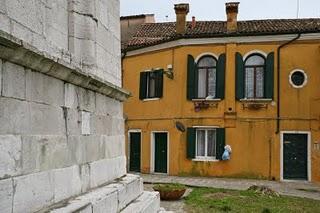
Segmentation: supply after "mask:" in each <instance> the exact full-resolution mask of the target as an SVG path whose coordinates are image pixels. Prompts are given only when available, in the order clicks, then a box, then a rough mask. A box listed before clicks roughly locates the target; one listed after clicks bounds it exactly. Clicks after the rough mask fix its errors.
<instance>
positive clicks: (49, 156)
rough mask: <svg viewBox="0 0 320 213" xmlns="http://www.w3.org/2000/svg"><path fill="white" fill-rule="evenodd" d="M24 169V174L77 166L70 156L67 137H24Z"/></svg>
mask: <svg viewBox="0 0 320 213" xmlns="http://www.w3.org/2000/svg"><path fill="white" fill-rule="evenodd" d="M22 141H23V143H22V168H23V172H24V173H30V172H37V171H43V170H50V169H55V168H61V167H67V166H70V165H72V164H75V163H76V162H75V161H72V158H71V156H70V155H69V153H70V152H72V150H68V144H67V139H66V137H65V136H49V135H47V136H23V138H22Z"/></svg>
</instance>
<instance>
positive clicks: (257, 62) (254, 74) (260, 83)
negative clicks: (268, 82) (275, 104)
mask: <svg viewBox="0 0 320 213" xmlns="http://www.w3.org/2000/svg"><path fill="white" fill-rule="evenodd" d="M265 67H266V66H265V58H264V57H263V56H261V55H258V54H254V55H251V56H249V57H248V58H247V59H246V60H245V97H246V98H248V99H257V98H264V75H265Z"/></svg>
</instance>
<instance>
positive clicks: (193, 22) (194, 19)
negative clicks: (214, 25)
mask: <svg viewBox="0 0 320 213" xmlns="http://www.w3.org/2000/svg"><path fill="white" fill-rule="evenodd" d="M195 27H196V17H194V16H192V23H191V29H194V28H195Z"/></svg>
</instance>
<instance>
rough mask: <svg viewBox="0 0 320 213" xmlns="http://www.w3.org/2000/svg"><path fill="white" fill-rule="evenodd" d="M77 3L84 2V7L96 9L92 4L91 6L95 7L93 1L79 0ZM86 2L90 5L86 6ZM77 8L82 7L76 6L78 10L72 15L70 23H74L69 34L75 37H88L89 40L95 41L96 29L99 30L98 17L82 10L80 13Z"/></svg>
mask: <svg viewBox="0 0 320 213" xmlns="http://www.w3.org/2000/svg"><path fill="white" fill-rule="evenodd" d="M72 3H75V1H73V2H72ZM72 3H71V4H72ZM77 3H79V4H78V5H81V4H82V5H83V8H86V9H87V10H94V8H93V9H92V8H90V5H91V7H94V3H93V2H92V1H87V2H85V1H81V3H80V1H78V2H77ZM84 4H87V5H89V7H85V6H84ZM77 9H80V8H76V9H75V11H76V12H72V17H70V21H69V24H70V25H72V26H73V27H71V28H70V29H71V30H70V32H69V36H71V37H75V38H78V39H87V40H91V41H95V40H96V30H97V23H96V19H94V17H93V15H92V14H91V13H89V14H86V13H81V12H80V13H79V12H78V11H77ZM80 10H81V9H80ZM90 15H92V16H90Z"/></svg>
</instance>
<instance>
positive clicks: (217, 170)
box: [124, 40, 320, 182]
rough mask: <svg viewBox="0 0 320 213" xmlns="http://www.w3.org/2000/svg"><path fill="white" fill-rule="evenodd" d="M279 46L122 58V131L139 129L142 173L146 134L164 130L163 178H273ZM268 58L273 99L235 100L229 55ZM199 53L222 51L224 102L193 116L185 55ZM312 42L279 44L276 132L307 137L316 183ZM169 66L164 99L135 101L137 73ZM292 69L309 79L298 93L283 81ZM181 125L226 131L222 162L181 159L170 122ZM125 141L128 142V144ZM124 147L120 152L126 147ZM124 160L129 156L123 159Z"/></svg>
mask: <svg viewBox="0 0 320 213" xmlns="http://www.w3.org/2000/svg"><path fill="white" fill-rule="evenodd" d="M281 43H282V42H274V43H271V42H265V43H243V44H236V43H231V44H216V45H214V44H208V45H201V46H200V45H199V46H197V45H193V46H182V47H176V48H170V49H163V50H158V51H154V52H148V53H142V54H138V55H134V56H130V53H129V56H127V57H126V58H125V60H124V88H125V89H128V90H130V91H131V92H132V95H133V97H132V98H131V99H129V101H128V102H127V103H126V104H125V105H124V112H125V114H126V115H127V117H128V119H127V121H126V130H127V131H129V130H131V129H135V130H138V129H140V130H141V132H142V140H141V141H142V145H141V153H142V154H141V155H142V157H141V171H142V172H145V173H149V172H150V169H151V167H152V165H151V164H152V162H151V155H152V154H151V143H152V138H151V133H152V131H168V133H169V174H170V175H201V176H220V177H224V176H228V177H246V178H270V179H273V178H275V179H280V134H275V132H276V117H277V115H276V109H277V108H276V100H277V96H276V91H277V90H276V89H277V88H276V76H277V72H276V61H277V58H276V51H277V47H278V46H279V45H280V44H281ZM252 50H260V51H263V52H265V53H270V52H274V53H275V64H274V68H275V72H274V76H275V81H274V101H269V102H268V101H267V102H265V107H262V108H260V109H257V110H254V109H249V108H247V107H246V103H245V102H239V101H236V98H235V53H236V52H240V53H241V54H242V55H243V56H244V55H245V54H246V53H248V52H250V51H252ZM203 53H212V54H214V55H217V56H219V55H220V54H222V53H226V77H225V79H226V81H225V98H224V100H222V101H215V102H212V106H211V107H209V108H208V109H203V110H201V111H200V112H195V108H194V103H193V102H192V101H187V98H186V95H187V91H186V88H187V55H188V54H191V55H193V57H194V58H197V57H198V56H199V55H201V54H203ZM319 55H320V52H319V43H318V41H316V40H313V41H305V42H303V41H299V42H297V43H295V44H291V45H289V46H287V47H285V48H284V49H283V50H282V53H281V74H280V76H281V85H282V86H281V91H280V95H281V106H280V107H281V125H280V131H307V132H310V133H311V147H310V150H311V156H310V159H311V171H312V174H311V180H312V181H315V182H320V169H319V168H320V167H319V165H320V149H319V145H318V144H319V141H320V131H319V130H320V119H319V118H320V117H319V116H320V105H319V104H320V102H319V98H320V93H319V87H318V85H319V82H320V75H319V72H318V68H319V66H320V64H319ZM168 64H172V65H173V72H174V79H173V80H171V79H169V78H167V77H166V76H164V84H163V88H164V90H163V97H162V98H160V99H159V100H149V101H141V100H139V78H140V75H139V73H140V72H142V71H145V70H151V69H152V68H166V67H167V65H168ZM296 68H300V69H303V70H304V71H305V72H306V73H307V75H308V83H307V85H306V86H305V87H303V88H302V89H294V88H293V87H292V86H291V85H290V84H289V80H288V79H289V73H290V72H291V71H292V70H293V69H296ZM176 121H180V122H181V123H183V124H184V126H185V127H192V126H218V127H222V128H226V144H229V145H231V147H232V155H231V160H229V161H213V162H212V161H211V162H210V161H205V162H203V161H191V160H189V159H187V156H186V147H187V134H186V132H184V133H182V132H180V131H178V130H177V129H176V127H175V122H176ZM128 143H129V142H128V138H127V143H126V144H128ZM129 148H130V147H127V153H128V149H129ZM128 157H130V156H128Z"/></svg>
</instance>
